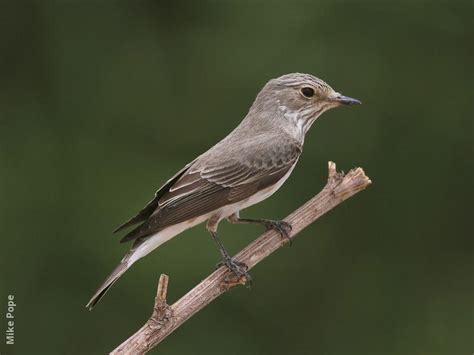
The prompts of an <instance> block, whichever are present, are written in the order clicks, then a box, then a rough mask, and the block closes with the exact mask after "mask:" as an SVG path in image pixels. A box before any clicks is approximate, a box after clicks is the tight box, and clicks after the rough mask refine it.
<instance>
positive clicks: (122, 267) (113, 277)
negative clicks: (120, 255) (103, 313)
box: [86, 258, 131, 311]
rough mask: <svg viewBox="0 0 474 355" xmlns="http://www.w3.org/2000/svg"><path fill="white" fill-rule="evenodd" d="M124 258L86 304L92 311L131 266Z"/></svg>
mask: <svg viewBox="0 0 474 355" xmlns="http://www.w3.org/2000/svg"><path fill="white" fill-rule="evenodd" d="M125 259H126V258H124V259H123V260H122V261H121V262H120V264H119V265H118V266H117V267H116V268H115V269H114V271H112V273H111V274H110V275H109V276H108V277H107V279H106V280H105V281H104V283H103V284H102V285H101V286H100V287H99V289H98V290H97V291H96V292H95V294H94V296H92V298H91V299H90V301H89V302H88V303H87V304H86V308H87V309H88V310H89V311H91V310H92V308H94V306H95V305H96V304H97V302H99V301H100V299H101V298H102V297H103V296H104V295H105V294H106V292H107V291H108V290H109V288H110V287H112V285H113V284H114V283H115V281H117V280H118V279H119V277H120V276H122V275H123V274H124V273H125V271H127V270H128V268H129V267H130V266H131V264H128V263H127V261H126V260H125Z"/></svg>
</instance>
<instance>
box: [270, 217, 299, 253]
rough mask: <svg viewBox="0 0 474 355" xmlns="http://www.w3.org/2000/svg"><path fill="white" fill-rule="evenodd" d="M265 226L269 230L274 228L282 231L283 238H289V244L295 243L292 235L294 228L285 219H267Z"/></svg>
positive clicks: (279, 231)
mask: <svg viewBox="0 0 474 355" xmlns="http://www.w3.org/2000/svg"><path fill="white" fill-rule="evenodd" d="M264 223H265V227H266V228H267V230H270V229H273V230H275V231H277V232H278V233H280V235H281V236H282V238H286V239H288V244H289V246H290V247H291V246H292V244H293V239H291V237H290V232H291V230H292V229H293V228H292V226H291V224H289V223H288V222H285V221H274V220H271V219H269V220H266V221H265V222H264Z"/></svg>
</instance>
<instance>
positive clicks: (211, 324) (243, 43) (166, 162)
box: [0, 0, 474, 355]
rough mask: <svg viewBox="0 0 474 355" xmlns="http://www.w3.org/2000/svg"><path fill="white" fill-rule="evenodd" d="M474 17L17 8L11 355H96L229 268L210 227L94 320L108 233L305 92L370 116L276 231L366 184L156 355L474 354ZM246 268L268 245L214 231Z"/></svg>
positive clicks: (11, 13)
mask: <svg viewBox="0 0 474 355" xmlns="http://www.w3.org/2000/svg"><path fill="white" fill-rule="evenodd" d="M472 13H473V6H472V2H471V1H466V2H461V1H443V2H429V1H385V2H384V1H312V2H309V1H308V2H302V1H287V2H269V1H268V2H266V1H242V2H240V1H239V2H238V1H213V2H199V1H189V2H180V1H174V2H171V1H170V2H166V3H165V2H158V1H155V2H152V1H149V2H145V1H129V2H99V1H62V2H61V1H36V2H25V1H13V0H10V1H2V2H1V7H0V226H1V235H2V239H1V240H2V243H1V253H0V263H1V264H0V267H1V275H2V276H1V284H0V291H1V292H0V297H1V299H0V307H1V309H2V314H4V313H5V312H6V303H7V295H8V294H14V295H15V301H16V304H17V307H16V311H15V321H16V324H15V345H13V346H8V347H7V346H6V345H5V341H4V338H3V337H4V336H3V334H4V330H6V320H5V319H4V318H5V317H4V316H2V319H3V320H0V324H1V326H0V329H1V330H2V340H1V343H0V351H1V353H2V354H33V353H35V354H103V353H106V352H108V351H110V350H112V349H113V348H114V347H115V346H117V345H118V344H119V343H121V342H122V341H123V340H124V339H125V338H127V337H128V336H129V335H130V334H131V333H132V332H134V331H135V330H136V329H137V328H138V327H139V326H141V324H142V323H143V322H144V321H145V320H146V319H147V318H148V316H149V314H150V312H151V308H152V302H153V297H154V295H155V291H156V283H157V280H158V277H159V275H160V273H162V272H163V273H167V274H168V275H170V289H169V301H174V300H176V299H177V298H179V297H181V296H182V295H183V294H184V293H185V292H186V291H187V290H189V289H190V288H191V287H192V286H194V285H195V284H196V283H197V282H199V281H200V280H201V279H202V278H203V277H204V276H206V275H207V274H208V273H209V272H211V271H212V270H213V269H214V265H215V264H216V262H217V261H218V259H219V256H218V252H217V250H216V248H215V246H214V245H213V242H212V240H211V238H210V237H209V235H208V234H207V232H206V230H205V228H204V227H203V226H199V227H196V228H194V229H192V230H189V231H187V232H185V233H183V234H182V235H180V236H179V237H178V238H175V239H173V240H172V241H170V242H169V243H167V244H166V245H164V246H162V247H161V248H159V249H158V250H156V251H155V252H154V253H152V254H151V255H150V256H148V257H147V258H145V259H143V260H142V261H141V262H139V263H137V264H136V265H135V266H134V267H133V268H132V269H131V270H130V271H129V272H127V273H126V275H125V276H124V277H123V278H122V279H120V281H119V282H118V283H117V284H116V285H115V286H114V287H113V288H112V290H111V292H109V293H108V294H107V296H106V297H105V298H104V300H103V302H101V303H100V304H99V305H98V306H97V308H95V309H94V311H92V312H88V311H86V310H85V308H84V305H85V303H86V302H87V301H88V299H89V297H90V296H91V294H92V293H93V291H94V290H95V289H96V287H97V286H98V285H99V283H100V282H102V281H103V279H104V278H105V277H106V275H107V274H108V273H109V272H110V271H111V270H112V268H113V267H115V265H116V263H117V262H118V261H119V260H120V258H121V257H122V255H123V254H124V253H125V251H126V250H127V248H128V246H127V245H121V244H119V243H118V239H119V238H120V237H119V236H116V235H113V234H112V233H111V230H112V229H113V228H114V227H115V226H117V225H118V224H120V223H121V222H123V221H124V220H125V219H127V218H128V217H130V216H131V215H132V214H134V213H135V212H136V211H137V210H138V209H140V208H141V207H142V206H143V205H144V204H145V202H147V201H148V200H149V199H150V198H151V197H152V195H153V193H154V191H155V189H156V188H158V187H159V186H160V185H161V184H162V183H163V182H164V181H165V180H166V179H168V178H169V177H170V176H171V175H172V174H173V173H174V172H176V171H177V170H178V169H180V168H181V167H182V166H183V165H184V164H186V163H188V162H189V161H191V160H192V159H193V158H194V157H195V156H197V155H198V154H200V153H202V152H204V151H205V150H206V149H208V148H209V147H210V146H212V145H213V144H214V143H216V142H217V141H218V140H219V139H221V138H222V137H224V136H225V135H226V134H227V133H228V132H229V131H230V130H231V129H232V128H233V127H235V126H236V125H237V124H238V122H239V121H240V120H241V119H242V118H243V117H244V115H245V114H246V112H247V110H248V108H249V106H250V104H251V103H252V100H253V99H254V97H255V95H256V94H257V92H258V90H259V89H260V88H261V87H262V86H263V85H264V84H265V82H266V81H267V80H268V79H270V78H273V77H276V76H279V75H281V74H284V73H289V72H295V71H299V72H307V73H312V74H314V75H316V76H318V77H320V78H322V79H323V80H326V81H327V82H328V83H329V84H330V85H331V86H333V87H334V88H335V89H336V90H338V91H341V92H343V93H344V94H346V95H349V96H353V97H356V98H358V99H360V100H362V101H363V102H364V105H362V106H358V107H352V108H341V109H337V110H333V111H330V112H328V113H326V114H324V115H323V117H322V118H321V119H320V120H318V122H316V124H315V125H314V126H313V128H312V130H311V132H310V133H309V135H308V136H307V138H306V144H305V149H304V153H303V156H302V158H301V159H300V161H299V164H298V167H297V168H296V169H295V171H294V173H293V175H292V177H291V178H290V179H289V180H288V181H287V183H286V184H285V185H284V186H283V187H282V188H281V190H280V191H279V192H278V193H276V194H275V195H274V196H273V197H272V198H271V199H269V200H267V201H265V202H263V203H261V204H259V205H258V206H254V207H251V208H249V209H248V210H246V211H245V212H244V213H243V216H248V217H270V218H282V217H284V216H286V215H287V214H288V213H290V212H291V211H293V210H294V209H295V208H297V207H298V206H300V205H301V204H302V203H303V202H305V201H306V200H308V199H309V198H310V197H312V196H313V195H314V194H315V193H317V192H318V191H319V190H320V189H321V188H322V186H323V185H324V183H325V180H326V176H327V161H328V160H333V161H335V162H336V163H337V166H338V168H339V169H342V170H345V171H347V170H349V169H350V168H353V167H355V166H361V167H363V168H364V169H365V171H366V172H367V174H368V175H369V176H370V177H371V179H372V180H373V185H372V186H371V187H370V188H369V189H368V190H366V191H364V192H362V193H360V194H359V195H357V196H356V197H354V198H352V199H350V200H348V201H347V202H345V203H344V204H342V205H341V206H339V207H337V208H336V209H335V210H333V211H331V212H330V213H329V214H328V215H326V216H324V217H323V218H321V219H320V220H319V221H318V222H317V223H315V224H314V225H312V226H310V227H309V228H307V229H306V230H305V231H304V232H303V233H301V235H300V237H299V238H298V239H297V240H296V241H295V242H294V245H293V247H292V248H283V249H281V250H279V251H278V252H277V253H276V254H274V255H272V256H271V257H270V258H268V259H266V260H265V261H264V262H263V263H262V264H260V265H258V266H257V267H256V268H255V269H254V270H252V276H253V278H254V285H253V287H252V289H251V290H248V289H246V288H243V287H242V288H238V289H235V290H233V291H232V292H230V293H228V294H226V295H224V296H223V297H221V298H219V299H218V300H216V301H215V302H213V303H212V304H211V305H210V306H208V307H207V308H205V309H204V310H203V311H202V312H200V313H199V314H197V315H196V316H195V317H193V318H192V319H191V320H189V321H188V322H187V323H186V324H185V325H184V326H182V327H181V328H179V329H178V330H177V331H176V332H175V333H174V334H173V335H172V336H170V337H169V338H168V339H167V340H166V341H165V342H164V343H162V344H161V345H160V346H159V347H158V348H157V349H156V350H154V352H153V353H162V354H341V355H342V354H344V355H346V354H471V353H472V351H473V350H474V346H473V345H474V344H473V331H474V329H473V328H474V327H473V316H474V312H473V309H474V307H473V296H474V292H473V291H474V290H473V276H474V268H473V243H472V241H473V227H472V200H473V196H472V195H473V186H472V179H473V174H472V173H473V159H472V158H473V154H472V153H473V150H472V148H473V127H472V120H473V105H472V100H473V71H472V63H473V62H472V61H473V43H474V41H473V26H472ZM220 230H221V235H222V237H223V240H224V242H225V244H226V245H227V247H228V248H229V249H230V250H231V251H232V252H237V251H238V250H239V249H241V248H242V247H243V246H245V245H246V244H247V243H249V242H250V241H251V240H253V239H254V238H255V237H256V236H257V235H258V234H259V233H260V232H261V228H258V227H253V226H230V225H228V224H227V223H222V225H221V229H220Z"/></svg>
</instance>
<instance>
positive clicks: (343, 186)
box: [111, 162, 371, 354]
mask: <svg viewBox="0 0 474 355" xmlns="http://www.w3.org/2000/svg"><path fill="white" fill-rule="evenodd" d="M370 184H371V181H370V179H369V178H368V177H367V176H366V175H365V173H364V171H363V170H362V169H361V168H356V169H353V170H351V171H349V173H348V174H347V175H344V174H343V173H338V172H336V164H335V163H333V162H329V177H328V182H327V184H326V186H325V187H324V188H323V190H322V191H321V192H320V193H319V194H317V195H316V196H314V197H313V198H312V199H311V200H309V201H308V202H306V203H305V204H304V205H303V206H301V207H300V208H298V209H297V210H296V211H294V212H293V213H292V214H290V215H289V216H288V217H287V218H286V219H285V221H286V222H288V223H290V224H291V225H292V227H293V228H292V231H291V233H290V236H291V238H293V237H295V236H296V235H297V234H298V233H299V232H300V231H302V230H303V229H304V228H306V227H307V226H309V225H310V224H311V223H313V222H314V221H315V220H316V219H318V218H319V217H321V216H322V215H323V214H325V213H326V212H328V211H329V210H331V209H333V208H334V207H335V206H337V205H338V204H340V203H341V202H342V201H344V200H346V199H348V198H349V197H351V196H353V195H355V194H356V193H358V192H359V191H362V190H363V189H365V188H366V187H367V186H369V185H370ZM287 243H288V240H287V239H286V238H281V236H280V234H279V233H278V232H275V231H272V230H270V231H267V232H265V233H263V234H262V235H261V236H260V237H259V238H257V239H256V240H254V241H253V242H252V243H250V244H249V245H248V246H247V247H245V248H244V249H243V250H242V251H240V252H239V253H238V254H237V255H236V256H235V259H236V260H237V261H239V262H243V263H245V264H246V265H247V266H248V267H249V269H251V268H253V267H254V266H255V265H256V264H258V263H259V262H260V261H262V260H263V259H265V258H266V257H267V256H269V255H270V254H272V253H273V252H274V251H275V250H277V249H278V248H281V247H282V246H283V245H285V244H287ZM245 281H246V280H245V278H240V279H237V280H234V281H233V282H232V281H229V271H228V270H227V269H226V267H224V266H223V267H220V268H219V269H217V270H216V271H214V272H213V273H212V274H210V275H209V276H208V277H206V278H205V279H204V280H203V281H201V282H200V283H199V284H198V285H197V286H195V287H194V288H193V289H192V290H191V291H189V292H188V293H187V294H186V295H184V296H183V297H181V298H180V299H179V300H178V301H176V302H175V303H174V304H173V305H171V306H168V305H167V304H166V291H167V286H168V276H166V275H161V277H160V281H159V284H158V291H157V296H156V299H155V307H154V310H153V314H152V316H151V317H150V319H149V320H148V321H147V322H146V323H145V325H143V327H141V328H140V329H139V330H138V331H137V332H136V333H135V334H134V335H132V336H131V337H130V338H128V339H127V340H125V341H124V342H123V343H122V344H121V345H120V346H119V347H118V348H116V349H115V350H114V351H112V353H111V354H144V353H146V352H147V351H149V350H150V349H152V348H153V347H155V346H156V345H158V344H159V343H160V342H161V341H162V340H163V339H165V338H166V337H167V336H168V335H170V334H171V333H172V332H173V331H174V330H175V329H176V328H178V327H179V326H180V325H181V324H183V323H184V322H185V321H186V320H188V319H189V318H190V317H191V316H192V315H194V314H195V313H197V312H198V311H200V310H201V309H203V308H204V307H205V306H206V305H208V304H209V303H210V302H212V301H213V300H214V299H216V298H217V297H218V296H220V295H221V294H223V293H224V292H226V291H227V290H229V289H230V288H232V287H235V286H237V285H240V284H244V283H245Z"/></svg>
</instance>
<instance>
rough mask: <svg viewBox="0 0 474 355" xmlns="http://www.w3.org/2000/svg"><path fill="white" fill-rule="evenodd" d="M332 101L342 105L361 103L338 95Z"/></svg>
mask: <svg viewBox="0 0 474 355" xmlns="http://www.w3.org/2000/svg"><path fill="white" fill-rule="evenodd" d="M333 100H334V101H336V102H339V103H341V104H343V105H349V106H350V105H360V104H362V102H360V101H359V100H357V99H353V98H352V97H348V96H344V95H338V96H336V97H335V98H334V99H333Z"/></svg>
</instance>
